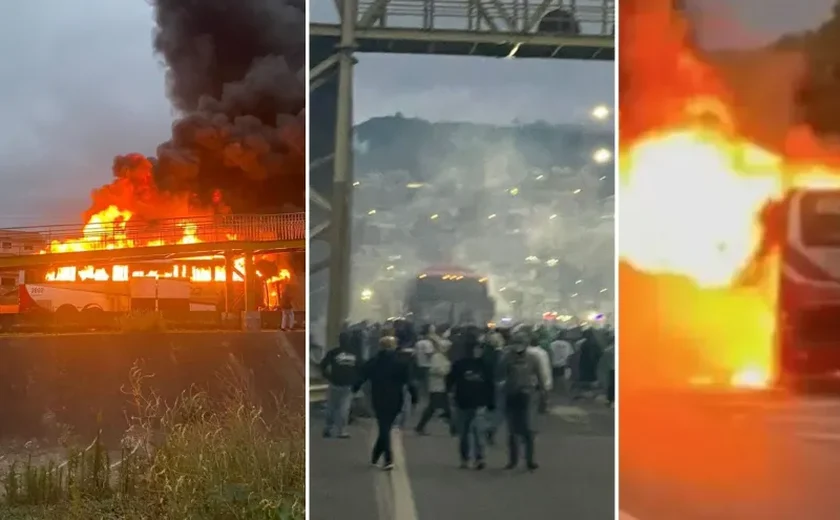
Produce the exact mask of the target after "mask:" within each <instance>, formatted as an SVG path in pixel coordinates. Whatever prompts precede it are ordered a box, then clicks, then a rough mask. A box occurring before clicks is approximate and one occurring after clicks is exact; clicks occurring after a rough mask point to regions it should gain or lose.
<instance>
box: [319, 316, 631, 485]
mask: <svg viewBox="0 0 840 520" xmlns="http://www.w3.org/2000/svg"><path fill="white" fill-rule="evenodd" d="M320 370H321V373H322V375H323V376H324V378H326V380H327V381H328V383H329V389H328V393H327V403H326V422H325V427H324V432H323V435H324V436H325V437H332V436H337V437H339V438H346V437H349V434H348V432H347V425H348V423H349V422H350V420H351V407H352V405H353V401H354V397H355V396H359V395H361V396H364V399H363V400H364V401H366V402H367V403H368V404H369V406H370V409H371V411H372V415H373V416H374V417H375V419H376V422H377V427H378V435H377V439H376V442H375V444H374V446H373V449H372V452H371V463H372V464H374V465H379V464H380V462H382V463H383V464H382V466H381V467H382V468H384V469H392V468H393V462H394V460H393V453H392V450H391V430H392V429H393V428H394V427H402V428H404V427H406V423H407V421H408V420H409V419H411V417H412V415H413V414H412V410H415V409H416V408H417V407H418V405H419V404H421V403H422V408H423V411H422V413H421V414H420V417H419V420H418V422H417V423H416V425H415V426H414V431H415V432H416V433H417V434H418V435H426V434H427V430H426V429H427V426H428V424H429V422H430V421H431V420H432V419H433V418H434V417H435V415H436V414H439V415H440V416H441V417H442V418H443V419H444V420H445V421H446V422H447V423H448V425H449V431H450V433H451V434H452V435H453V436H455V437H457V438H458V452H459V455H460V461H461V467H462V468H469V467H473V468H475V469H478V470H481V469H484V467H485V446H486V445H487V444H494V443H495V442H496V437H497V433H498V432H499V430H500V428H501V426H502V425H503V424H504V425H506V432H507V453H508V463H507V466H506V468H507V469H513V468H516V467H517V466H518V465H519V462H520V460H521V458H520V448H522V452H524V453H523V454H524V462H525V466H526V468H527V469H529V470H531V471H533V470H536V469H537V468H538V464H537V462H536V458H535V450H534V435H535V428H534V427H533V421H534V414H539V413H546V412H547V410H548V408H549V400H550V396H552V395H563V396H565V398H568V399H571V400H577V399H582V398H585V397H587V396H593V395H595V393H596V392H597V391H598V389H603V390H604V391H605V392H604V394H605V397H606V405H607V406H612V405H613V401H614V396H615V361H614V335H613V332H612V330H611V329H609V328H591V327H571V328H559V327H549V326H536V327H532V326H528V325H523V324H520V325H517V326H513V327H507V328H483V329H482V328H479V327H475V326H463V327H461V326H459V327H449V326H446V325H443V326H438V327H435V326H434V325H425V326H423V327H421V328H417V327H415V326H414V325H413V324H412V323H410V322H408V321H394V322H389V323H387V324H384V325H383V324H372V325H369V324H367V323H360V324H357V325H354V326H348V327H347V328H346V330H345V331H343V332H342V333H341V334H340V336H339V338H338V345H337V346H336V348H332V349H330V350H328V351H327V352H326V355H324V357H323V358H322V359H321V361H320ZM363 389H364V390H365V391H364V392H362V390H363Z"/></svg>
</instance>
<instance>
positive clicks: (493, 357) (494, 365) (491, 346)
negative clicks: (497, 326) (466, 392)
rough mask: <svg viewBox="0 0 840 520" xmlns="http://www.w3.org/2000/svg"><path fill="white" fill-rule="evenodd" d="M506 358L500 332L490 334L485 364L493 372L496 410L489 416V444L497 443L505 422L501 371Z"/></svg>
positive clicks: (486, 343)
mask: <svg viewBox="0 0 840 520" xmlns="http://www.w3.org/2000/svg"><path fill="white" fill-rule="evenodd" d="M504 356H505V338H504V336H502V335H501V334H500V333H499V332H496V331H494V332H489V333H488V334H487V336H486V337H485V340H484V362H485V363H486V364H487V367H488V368H490V369H491V370H492V371H493V384H494V388H495V398H494V401H495V403H496V409H495V410H494V411H493V412H492V413H490V414H488V415H489V417H488V425H487V442H488V443H489V444H495V443H496V433H497V432H498V431H499V426H501V425H502V423H504V422H505V394H504V378H503V374H502V372H501V370H500V367H501V365H502V360H503V359H504Z"/></svg>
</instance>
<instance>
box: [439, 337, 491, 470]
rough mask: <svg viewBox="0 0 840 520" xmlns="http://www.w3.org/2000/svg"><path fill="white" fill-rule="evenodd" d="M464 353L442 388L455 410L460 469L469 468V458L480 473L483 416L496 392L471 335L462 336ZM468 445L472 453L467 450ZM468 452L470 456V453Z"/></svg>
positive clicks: (480, 351)
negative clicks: (451, 395) (450, 395)
mask: <svg viewBox="0 0 840 520" xmlns="http://www.w3.org/2000/svg"><path fill="white" fill-rule="evenodd" d="M462 346H463V347H464V352H465V354H466V353H469V355H467V356H466V357H463V358H461V359H459V360H458V361H456V362H455V363H454V364H453V365H452V371H451V372H450V373H449V377H447V380H446V387H447V389H448V390H450V391H454V394H455V405H456V406H457V407H458V413H457V417H458V437H459V443H458V445H459V449H460V454H461V468H467V467H469V462H470V458H471V457H470V455H472V459H473V460H474V461H475V469H478V470H481V469H484V436H485V435H486V424H485V421H486V420H487V412H488V411H492V410H493V409H494V408H495V394H496V389H495V385H494V377H493V376H494V374H493V370H492V369H491V368H490V367H489V366H487V362H486V361H485V359H484V347H483V345H481V343H480V342H479V341H478V337H477V336H476V335H475V334H469V333H468V334H465V336H464V338H463V344H462ZM470 444H472V450H470ZM471 451H472V453H470V452H471Z"/></svg>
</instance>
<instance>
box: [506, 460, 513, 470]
mask: <svg viewBox="0 0 840 520" xmlns="http://www.w3.org/2000/svg"><path fill="white" fill-rule="evenodd" d="M515 468H516V463H515V462H508V463H507V465H506V466H505V469H507V470H511V469H515Z"/></svg>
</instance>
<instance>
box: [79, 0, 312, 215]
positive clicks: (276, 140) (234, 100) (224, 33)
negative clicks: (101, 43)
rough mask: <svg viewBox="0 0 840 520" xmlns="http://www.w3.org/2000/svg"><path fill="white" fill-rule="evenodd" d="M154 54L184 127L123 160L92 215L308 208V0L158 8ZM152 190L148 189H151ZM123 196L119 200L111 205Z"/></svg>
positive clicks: (177, 3) (173, 3)
mask: <svg viewBox="0 0 840 520" xmlns="http://www.w3.org/2000/svg"><path fill="white" fill-rule="evenodd" d="M152 5H153V7H154V10H155V19H156V22H157V28H156V30H155V33H154V49H155V51H156V52H157V53H158V54H159V55H160V56H161V57H162V58H163V62H164V64H165V66H166V84H167V85H166V86H167V90H168V95H169V98H170V100H171V102H172V104H173V106H174V107H175V108H176V109H177V110H178V113H179V119H177V120H176V121H175V122H174V123H173V125H172V138H171V139H170V140H169V141H167V142H165V143H163V144H161V145H160V146H159V147H158V149H157V156H156V157H153V158H148V160H144V158H142V157H140V156H137V155H136V154H130V155H128V156H121V157H117V158H116V159H115V161H114V168H113V172H114V176H115V177H116V179H115V181H114V183H113V184H111V185H108V186H105V187H103V188H102V189H100V190H98V191H97V192H95V193H94V207H93V208H91V210H92V211H98V210H100V209H103V206H107V205H110V204H112V203H116V204H118V205H123V206H125V205H126V201H125V198H126V196H127V195H129V194H130V195H131V196H134V197H136V198H139V199H140V200H133V201H132V202H131V203H129V205H130V206H133V207H129V208H128V209H132V210H133V211H137V212H140V213H141V215H140V216H141V217H142V216H144V215H142V213H146V212H148V213H150V214H149V215H146V216H148V217H152V218H154V217H158V216H160V215H154V213H160V212H163V211H165V209H164V208H163V207H161V206H162V205H169V204H168V203H170V202H172V201H173V200H178V201H181V202H183V201H185V200H186V201H187V204H188V205H189V206H190V207H192V208H208V207H211V206H217V207H219V206H222V205H223V206H224V207H225V208H226V209H228V210H230V211H233V212H235V213H247V212H255V213H256V212H276V211H281V210H282V209H284V207H288V206H294V207H296V208H299V209H302V208H303V206H304V197H305V167H306V157H305V148H306V146H305V144H306V135H305V109H306V107H305V96H306V88H307V87H306V82H305V70H304V66H305V57H306V41H305V30H306V26H305V10H304V9H305V8H304V2H303V1H302V0H153V1H152ZM150 185H151V186H150ZM115 198H118V199H119V200H114V199H115Z"/></svg>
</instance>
